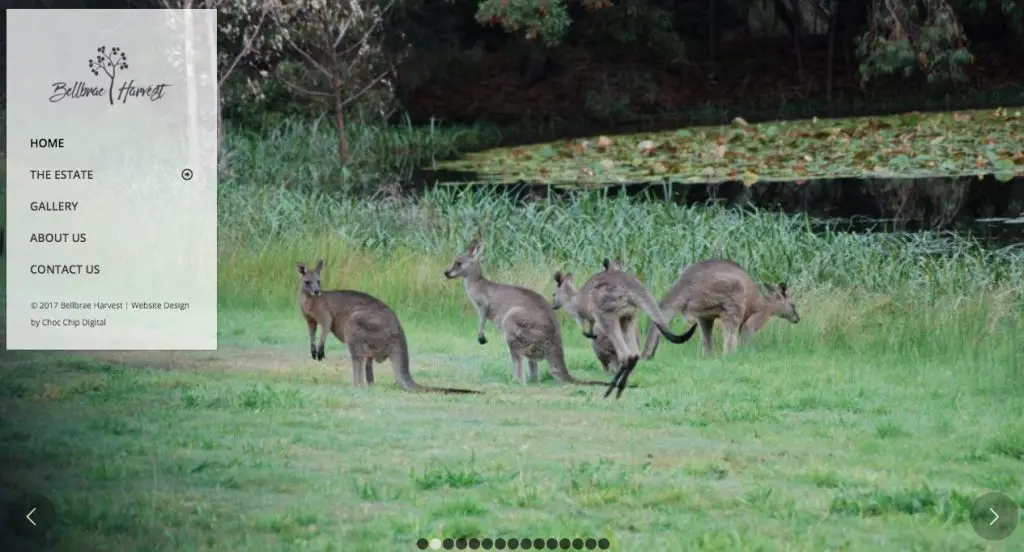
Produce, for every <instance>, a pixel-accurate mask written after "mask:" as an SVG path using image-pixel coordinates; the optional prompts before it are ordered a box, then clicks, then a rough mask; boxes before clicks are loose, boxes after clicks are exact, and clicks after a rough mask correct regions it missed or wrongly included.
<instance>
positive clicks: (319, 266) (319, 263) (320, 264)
mask: <svg viewBox="0 0 1024 552" xmlns="http://www.w3.org/2000/svg"><path fill="white" fill-rule="evenodd" d="M323 267H324V260H323V259H319V260H317V262H316V266H315V267H314V268H313V272H320V270H321V269H322V268H323Z"/></svg>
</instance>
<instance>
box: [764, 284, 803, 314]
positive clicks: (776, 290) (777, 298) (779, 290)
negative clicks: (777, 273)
mask: <svg viewBox="0 0 1024 552" xmlns="http://www.w3.org/2000/svg"><path fill="white" fill-rule="evenodd" d="M767 288H768V295H767V299H768V301H769V303H771V305H772V311H773V314H774V315H775V316H778V317H779V318H782V319H783V320H788V321H790V322H792V323H794V324H796V323H797V322H799V321H800V315H799V314H797V312H796V305H795V304H794V303H793V299H792V298H791V297H790V296H789V290H788V288H787V287H786V284H784V283H782V284H779V285H777V286H773V285H768V286H767Z"/></svg>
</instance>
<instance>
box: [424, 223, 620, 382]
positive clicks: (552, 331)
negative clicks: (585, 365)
mask: <svg viewBox="0 0 1024 552" xmlns="http://www.w3.org/2000/svg"><path fill="white" fill-rule="evenodd" d="M483 250H484V244H483V242H482V241H481V240H480V239H479V238H477V239H474V240H473V241H472V242H471V243H470V244H469V247H468V248H467V249H466V250H465V251H464V252H463V253H461V254H459V255H458V256H456V257H455V259H454V260H453V261H452V265H451V266H450V267H449V268H448V270H445V271H444V275H445V277H446V278H448V279H449V280H451V279H454V278H460V277H461V278H462V284H463V287H465V289H466V295H467V296H468V297H469V301H470V302H471V303H472V304H473V306H474V307H476V312H477V316H478V323H477V330H476V336H477V337H476V339H477V341H478V342H479V343H480V344H481V345H483V344H485V343H487V337H486V336H484V326H485V325H486V323H487V321H488V320H490V321H491V323H492V324H494V325H495V326H497V327H498V330H500V331H501V333H502V335H503V336H504V337H505V343H506V344H507V345H508V351H509V354H510V355H511V356H512V369H513V374H514V376H515V378H516V381H518V382H519V383H520V384H525V383H526V380H525V379H524V376H523V358H524V357H525V358H526V359H527V361H528V364H529V369H530V379H529V381H537V377H538V373H537V372H538V369H539V366H538V365H539V362H540V361H541V360H544V361H547V363H548V368H549V369H550V370H551V375H552V376H554V377H555V379H557V380H558V381H560V382H562V383H571V384H575V385H607V383H608V382H604V381H591V380H580V379H577V378H575V377H574V376H573V375H572V374H570V373H569V369H568V368H567V367H566V365H565V351H564V350H563V349H562V327H561V325H560V324H559V323H558V317H556V316H555V311H554V310H552V309H551V305H549V304H548V302H547V301H545V300H544V298H543V297H541V296H540V294H538V293H537V292H535V291H532V290H529V289H526V288H523V287H519V286H512V285H508V284H499V283H495V282H491V281H489V280H488V279H487V278H484V275H483V269H482V268H481V266H480V255H481V254H482V253H483Z"/></svg>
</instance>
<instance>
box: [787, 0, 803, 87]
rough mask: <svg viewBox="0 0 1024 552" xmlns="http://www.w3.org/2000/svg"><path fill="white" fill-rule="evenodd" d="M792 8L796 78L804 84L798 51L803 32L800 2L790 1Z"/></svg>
mask: <svg viewBox="0 0 1024 552" xmlns="http://www.w3.org/2000/svg"><path fill="white" fill-rule="evenodd" d="M790 3H791V4H792V6H793V51H794V52H795V53H796V77H797V80H798V81H799V82H800V84H803V82H804V58H803V55H802V52H801V49H800V35H801V34H803V32H804V14H803V11H802V8H801V6H800V0H790Z"/></svg>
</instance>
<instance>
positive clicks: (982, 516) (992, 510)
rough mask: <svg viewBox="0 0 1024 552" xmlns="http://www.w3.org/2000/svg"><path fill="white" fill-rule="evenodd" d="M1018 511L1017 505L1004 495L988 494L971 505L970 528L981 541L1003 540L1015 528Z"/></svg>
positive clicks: (1018, 518) (1018, 519)
mask: <svg viewBox="0 0 1024 552" xmlns="http://www.w3.org/2000/svg"><path fill="white" fill-rule="evenodd" d="M1020 511H1021V509H1020V507H1019V506H1017V503H1016V502H1014V501H1013V499H1011V498H1010V497H1008V496H1006V495H1005V494H1003V493H999V492H988V493H985V494H983V495H981V496H980V497H978V499H977V500H975V501H974V504H972V505H971V511H970V520H971V527H973V528H974V532H975V533H977V534H978V536H979V537H981V538H983V539H986V540H990V541H998V540H1003V539H1005V538H1006V537H1009V536H1010V533H1013V530H1014V529H1016V528H1017V524H1018V523H1019V522H1020Z"/></svg>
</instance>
